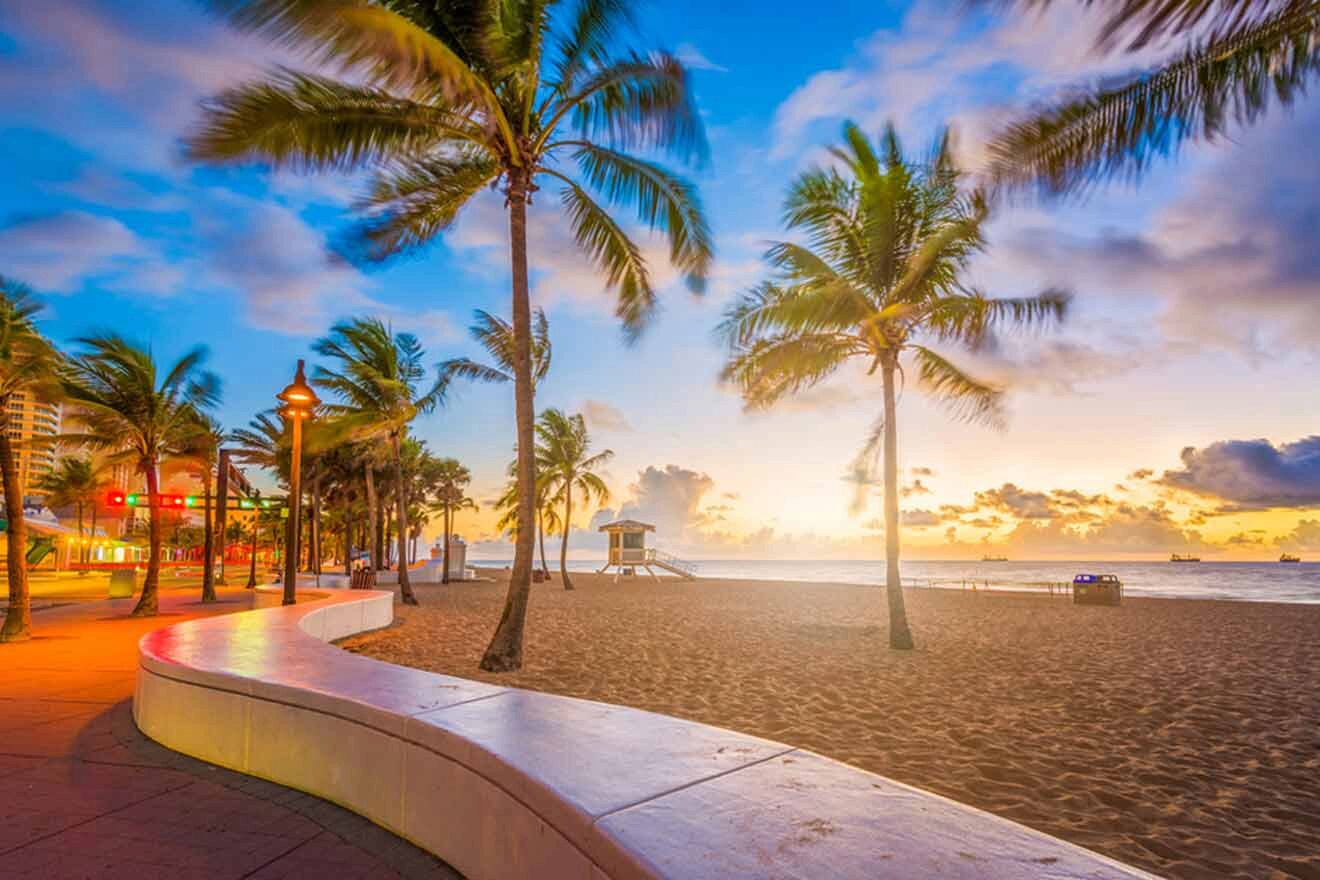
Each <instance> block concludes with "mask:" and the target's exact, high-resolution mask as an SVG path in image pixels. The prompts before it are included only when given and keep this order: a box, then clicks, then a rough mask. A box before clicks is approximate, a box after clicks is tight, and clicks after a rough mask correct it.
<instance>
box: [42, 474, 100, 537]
mask: <svg viewBox="0 0 1320 880" xmlns="http://www.w3.org/2000/svg"><path fill="white" fill-rule="evenodd" d="M101 485H102V483H101V475H100V474H99V473H98V472H97V470H96V468H95V466H94V465H93V464H92V460H91V459H90V458H86V457H83V456H73V455H67V456H65V457H63V458H61V459H60V460H59V461H58V462H56V464H55V467H54V468H52V469H51V470H49V471H47V472H46V473H44V474H42V475H41V476H40V477H38V478H37V480H36V482H35V484H34V488H36V489H38V490H40V491H42V492H44V493H45V494H46V504H47V506H49V507H72V508H73V509H74V515H75V517H76V518H77V521H78V537H79V538H82V537H83V536H84V532H83V513H84V512H85V511H86V509H87V508H88V507H89V506H90V507H91V508H92V509H93V510H95V509H96V495H97V493H98V492H100V490H101ZM92 538H93V539H95V538H96V522H95V516H93V522H92ZM87 552H88V548H87V545H86V544H84V545H83V546H82V551H81V554H82V561H83V562H86V561H87Z"/></svg>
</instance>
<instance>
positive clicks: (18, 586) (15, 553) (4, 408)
mask: <svg viewBox="0 0 1320 880" xmlns="http://www.w3.org/2000/svg"><path fill="white" fill-rule="evenodd" d="M8 412H9V397H8V396H5V397H0V478H3V480H4V484H5V486H4V490H5V514H6V518H7V519H8V521H9V524H8V525H7V526H6V527H5V542H6V545H7V548H6V549H7V550H8V554H9V555H8V557H7V558H6V560H5V568H6V573H7V574H8V575H9V610H8V611H7V612H6V613H5V622H4V625H3V626H0V642H19V641H22V640H24V639H27V638H29V637H31V635H32V601H31V598H30V596H29V594H28V576H27V525H26V524H25V523H24V521H23V488H22V487H21V486H19V485H18V463H17V462H16V461H14V446H13V443H11V442H10V440H9V418H8Z"/></svg>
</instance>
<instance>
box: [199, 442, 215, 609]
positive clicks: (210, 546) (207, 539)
mask: <svg viewBox="0 0 1320 880" xmlns="http://www.w3.org/2000/svg"><path fill="white" fill-rule="evenodd" d="M202 517H203V524H202V601H203V602H214V601H215V599H216V596H215V524H214V522H212V520H211V471H210V469H209V468H208V469H207V470H206V472H205V473H204V474H202Z"/></svg>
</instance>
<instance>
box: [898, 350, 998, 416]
mask: <svg viewBox="0 0 1320 880" xmlns="http://www.w3.org/2000/svg"><path fill="white" fill-rule="evenodd" d="M912 351H913V356H914V358H915V359H916V362H917V381H918V382H919V383H920V384H921V386H922V389H923V390H924V391H925V392H926V393H927V394H928V395H930V396H931V397H932V398H934V399H935V400H936V401H937V402H938V403H940V404H942V405H943V406H944V407H945V409H947V410H948V411H949V413H950V414H951V415H952V416H953V417H954V418H956V419H959V420H962V421H968V422H980V423H983V424H988V425H992V426H995V427H1001V426H1002V425H1003V424H1004V412H1003V396H1004V394H1003V390H1002V389H1001V388H998V387H997V386H994V385H991V384H989V383H987V382H982V381H980V380H978V379H974V378H973V377H971V376H969V375H968V374H967V373H965V372H963V371H962V370H961V369H959V368H958V367H957V366H955V365H954V364H953V363H952V362H950V361H949V360H948V359H947V358H945V357H944V356H943V355H941V354H939V353H937V352H935V351H933V350H931V349H929V348H926V347H925V346H921V345H915V346H913V347H912Z"/></svg>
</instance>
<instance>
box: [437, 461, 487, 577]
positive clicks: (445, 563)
mask: <svg viewBox="0 0 1320 880" xmlns="http://www.w3.org/2000/svg"><path fill="white" fill-rule="evenodd" d="M471 482H472V472H471V471H469V470H468V469H467V468H466V467H464V466H463V464H462V463H461V462H459V460H458V459H456V458H442V459H440V460H439V461H438V462H437V464H436V485H435V509H436V510H438V511H439V512H440V515H441V516H442V517H444V524H445V525H444V529H445V538H444V540H445V543H444V549H443V551H442V552H441V557H442V559H441V563H440V566H441V572H442V573H441V575H440V583H442V584H447V583H449V535H450V532H451V531H452V529H453V524H454V514H456V513H458V511H460V510H476V509H477V502H475V501H473V500H472V499H471V498H469V497H467V495H466V494H465V492H466V489H467V486H468V484H469V483H471Z"/></svg>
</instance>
